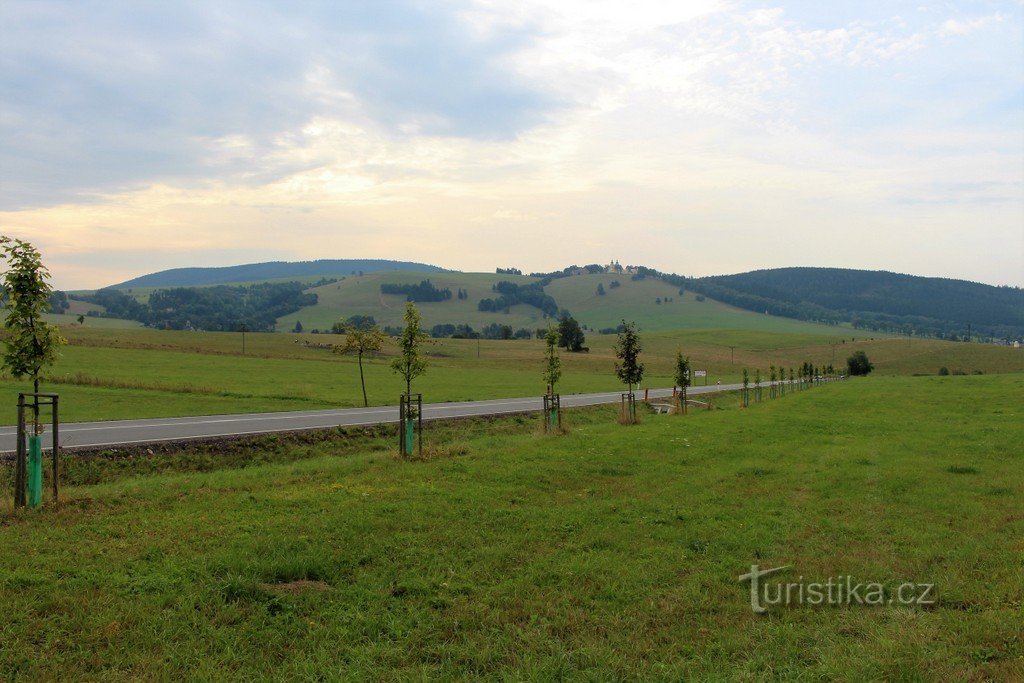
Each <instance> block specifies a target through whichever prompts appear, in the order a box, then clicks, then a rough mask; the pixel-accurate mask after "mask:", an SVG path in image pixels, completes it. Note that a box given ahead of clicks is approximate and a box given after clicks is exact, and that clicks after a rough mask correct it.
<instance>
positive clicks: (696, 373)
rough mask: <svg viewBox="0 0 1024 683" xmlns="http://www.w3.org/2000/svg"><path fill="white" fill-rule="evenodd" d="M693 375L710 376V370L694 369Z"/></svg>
mask: <svg viewBox="0 0 1024 683" xmlns="http://www.w3.org/2000/svg"><path fill="white" fill-rule="evenodd" d="M693 376H694V377H707V376H708V371H707V370H694V371H693Z"/></svg>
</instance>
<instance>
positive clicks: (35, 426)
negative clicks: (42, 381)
mask: <svg viewBox="0 0 1024 683" xmlns="http://www.w3.org/2000/svg"><path fill="white" fill-rule="evenodd" d="M32 391H34V392H35V394H36V395H35V396H33V397H32V433H33V434H34V435H36V436H39V434H40V433H41V430H40V429H39V375H36V376H34V377H33V378H32Z"/></svg>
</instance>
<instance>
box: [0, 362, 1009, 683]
mask: <svg viewBox="0 0 1024 683" xmlns="http://www.w3.org/2000/svg"><path fill="white" fill-rule="evenodd" d="M1022 395H1024V377H1021V376H999V377H996V376H991V377H942V378H939V377H931V378H908V377H899V378H888V377H879V378H869V379H866V380H854V381H850V382H847V383H844V384H837V385H828V386H825V387H821V388H819V389H815V390H813V391H810V392H804V393H799V394H796V395H791V396H788V397H786V398H783V399H779V400H775V401H772V402H767V403H763V404H756V405H754V406H753V407H751V408H750V409H747V410H739V409H735V408H733V409H730V410H722V411H715V412H710V413H709V412H698V413H692V414H691V415H689V416H686V417H675V416H646V417H645V418H644V421H643V423H642V424H641V425H639V426H636V427H621V426H619V425H617V424H615V422H614V419H613V414H612V413H611V411H610V410H609V409H598V410H590V411H583V412H570V413H569V414H568V417H569V424H570V426H571V431H570V433H569V434H568V435H566V436H562V437H545V436H541V435H540V434H538V433H537V430H536V421H535V420H534V419H533V418H521V417H520V418H514V419H512V418H510V419H505V420H500V421H496V422H491V423H461V424H458V425H447V426H443V425H435V426H431V427H430V428H429V431H428V437H427V438H428V445H429V449H428V450H429V451H430V452H431V455H432V456H433V457H432V458H431V459H429V460H427V461H416V462H407V461H399V460H397V459H395V458H394V456H393V455H391V451H392V450H393V444H392V443H391V441H392V439H391V438H387V439H386V440H384V439H382V438H377V437H373V436H368V437H357V436H347V437H346V436H336V437H333V438H329V439H326V440H324V441H321V442H315V441H311V440H305V441H303V440H297V439H291V440H289V439H274V438H270V439H264V440H261V441H260V442H259V444H260V445H257V446H252V447H249V448H247V449H241V450H239V449H231V448H230V447H224V448H225V452H224V453H223V460H220V461H218V459H217V455H218V453H217V451H216V450H212V451H211V450H210V449H209V448H207V449H206V450H204V451H202V452H197V453H194V454H188V453H186V454H181V455H178V456H173V457H171V456H163V457H158V458H149V459H146V460H145V461H141V462H137V463H136V462H133V461H126V460H124V459H105V458H98V459H97V458H92V459H77V458H71V459H69V461H68V463H67V468H66V477H67V479H68V481H69V482H73V485H70V486H68V487H67V488H66V489H65V495H66V497H67V499H66V502H65V503H64V504H63V505H62V506H61V508H60V509H57V510H55V509H52V508H44V509H42V510H40V511H31V512H19V513H18V514H13V513H10V512H9V511H7V512H0V547H2V548H3V549H4V552H3V553H2V554H0V604H3V605H4V606H5V609H4V616H3V618H2V620H0V643H2V644H3V645H2V647H0V676H2V677H3V678H5V679H8V678H9V679H15V680H17V679H44V680H45V679H55V678H61V679H109V678H143V679H150V678H161V679H166V678H176V677H185V678H188V679H196V678H199V679H204V678H225V677H230V678H244V679H265V678H274V679H292V678H294V679H299V678H301V679H310V678H326V679H350V680H367V679H372V680H406V679H409V678H417V679H418V678H443V679H453V678H464V679H470V678H479V677H493V678H499V679H512V680H521V679H529V680H538V679H539V680H552V679H561V678H576V679H587V680H622V679H636V678H642V679H654V680H679V679H682V678H697V679H716V680H763V679H780V678H781V679H798V680H1015V679H1017V680H1019V679H1020V678H1022V677H1024V642H1022V639H1021V623H1024V621H1022V617H1024V567H1022V565H1021V562H1020V558H1021V555H1022V553H1024V541H1022V539H1024V515H1022V513H1021V509H1020V504H1019V501H1020V499H1021V496H1022V495H1024V466H1022V465H1024V462H1022V453H1021V450H1020V443H1021V441H1022V438H1024V414H1022V408H1024V402H1022V401H1021V400H1020V397H1021V396H1022ZM160 469H163V470H165V471H162V472H160V471H158V472H155V473H153V474H148V475H143V474H141V472H143V471H146V470H160ZM200 470H208V471H200ZM3 474H4V477H3V481H4V482H5V483H4V488H3V490H4V491H7V490H8V489H9V485H8V484H7V481H8V479H9V476H10V471H9V468H8V469H7V470H5V471H4V472H3ZM752 564H758V565H760V566H762V567H777V566H782V565H790V566H791V567H792V569H791V570H789V571H788V572H786V573H785V574H782V575H780V577H781V578H780V580H784V581H798V580H800V579H801V577H802V580H804V581H825V580H826V579H827V578H828V577H837V576H851V577H855V578H856V580H858V581H864V582H878V583H881V584H883V585H884V586H885V588H886V591H887V593H886V595H888V596H892V595H893V594H894V592H895V591H896V588H897V586H899V585H900V584H902V583H903V582H914V583H916V584H925V583H927V584H934V586H935V593H934V595H935V597H936V598H937V603H936V604H934V605H929V606H909V607H908V606H896V605H886V606H879V607H866V606H861V607H811V606H790V607H774V608H771V609H770V611H769V612H768V613H767V614H763V615H756V614H754V613H753V612H752V610H751V607H750V603H749V588H748V586H747V585H746V584H743V583H740V582H739V581H738V577H739V576H740V575H741V574H743V573H745V572H747V571H748V570H749V568H750V566H751V565H752Z"/></svg>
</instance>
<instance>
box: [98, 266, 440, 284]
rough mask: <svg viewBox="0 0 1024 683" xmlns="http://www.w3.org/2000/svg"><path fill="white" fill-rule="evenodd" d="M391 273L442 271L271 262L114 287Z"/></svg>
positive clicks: (166, 274) (181, 271) (154, 276)
mask: <svg viewBox="0 0 1024 683" xmlns="http://www.w3.org/2000/svg"><path fill="white" fill-rule="evenodd" d="M388 270H415V271H420V272H428V273H433V272H438V271H441V270H442V269H441V268H439V267H437V266H431V265H427V264H425V263H414V262H412V261H389V260H383V259H320V260H317V261H270V262H267V263H247V264H245V265H240V266H223V267H218V268H172V269H170V270H163V271H160V272H159V273H150V274H149V275H143V276H141V277H137V278H134V279H131V280H127V281H125V282H121V283H119V284H116V285H112V287H114V288H116V289H128V288H136V287H202V286H209V285H226V284H240V283H245V282H266V281H268V280H279V281H292V280H298V281H301V280H303V279H308V278H310V277H313V276H315V277H318V278H319V277H342V276H345V275H356V274H357V273H371V272H377V271H388Z"/></svg>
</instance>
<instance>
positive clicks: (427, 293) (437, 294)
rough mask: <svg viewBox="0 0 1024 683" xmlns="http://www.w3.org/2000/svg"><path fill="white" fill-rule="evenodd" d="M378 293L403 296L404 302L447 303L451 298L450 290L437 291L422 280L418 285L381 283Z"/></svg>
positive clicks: (430, 283) (429, 283) (431, 284)
mask: <svg viewBox="0 0 1024 683" xmlns="http://www.w3.org/2000/svg"><path fill="white" fill-rule="evenodd" d="M380 291H381V292H383V293H384V294H404V295H405V300H406V301H416V302H424V301H447V300H448V299H451V298H452V290H450V289H448V288H447V287H445V288H444V289H439V288H437V287H435V286H434V283H432V282H431V281H430V280H423V281H422V282H420V283H419V284H418V285H409V284H393V283H387V282H385V283H383V284H381V286H380Z"/></svg>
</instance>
